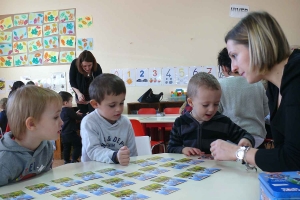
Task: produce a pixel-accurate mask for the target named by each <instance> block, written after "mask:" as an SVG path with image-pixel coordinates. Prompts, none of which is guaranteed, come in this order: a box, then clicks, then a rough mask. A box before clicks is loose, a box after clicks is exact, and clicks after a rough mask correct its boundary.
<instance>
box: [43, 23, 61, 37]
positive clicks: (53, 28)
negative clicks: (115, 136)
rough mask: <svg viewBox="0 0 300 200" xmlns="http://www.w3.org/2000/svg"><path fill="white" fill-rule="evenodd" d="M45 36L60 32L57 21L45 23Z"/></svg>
mask: <svg viewBox="0 0 300 200" xmlns="http://www.w3.org/2000/svg"><path fill="white" fill-rule="evenodd" d="M43 32H44V36H49V35H55V34H58V27H57V23H50V24H45V25H43Z"/></svg>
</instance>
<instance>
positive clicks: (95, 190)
mask: <svg viewBox="0 0 300 200" xmlns="http://www.w3.org/2000/svg"><path fill="white" fill-rule="evenodd" d="M79 190H83V191H86V192H90V193H92V194H94V195H97V196H100V195H103V194H107V193H111V192H114V191H116V190H115V189H112V188H108V187H103V186H101V185H98V184H96V183H94V184H91V185H87V186H84V187H80V188H79Z"/></svg>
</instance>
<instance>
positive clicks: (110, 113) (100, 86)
mask: <svg viewBox="0 0 300 200" xmlns="http://www.w3.org/2000/svg"><path fill="white" fill-rule="evenodd" d="M89 95H90V97H91V101H90V104H91V106H93V108H95V110H94V111H93V112H91V113H90V114H88V115H87V116H86V117H84V118H83V120H82V121H81V132H80V134H81V138H82V157H81V161H82V162H86V161H91V160H95V161H100V162H104V163H120V164H121V165H128V163H129V160H130V158H129V157H130V156H137V150H136V145H135V136H134V132H133V129H132V125H131V123H130V121H129V120H128V119H127V118H126V117H124V116H122V112H123V109H124V101H125V95H126V87H125V84H124V81H123V80H122V79H120V78H119V77H118V76H116V75H114V74H101V75H99V76H97V77H96V78H95V79H94V80H93V82H92V83H91V84H90V87H89Z"/></svg>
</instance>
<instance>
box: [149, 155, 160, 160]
mask: <svg viewBox="0 0 300 200" xmlns="http://www.w3.org/2000/svg"><path fill="white" fill-rule="evenodd" d="M162 158H163V157H161V156H153V157H151V158H147V160H160V159H162Z"/></svg>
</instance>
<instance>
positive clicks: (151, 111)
mask: <svg viewBox="0 0 300 200" xmlns="http://www.w3.org/2000/svg"><path fill="white" fill-rule="evenodd" d="M149 114H156V110H155V109H154V108H140V109H139V110H138V115H149Z"/></svg>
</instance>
